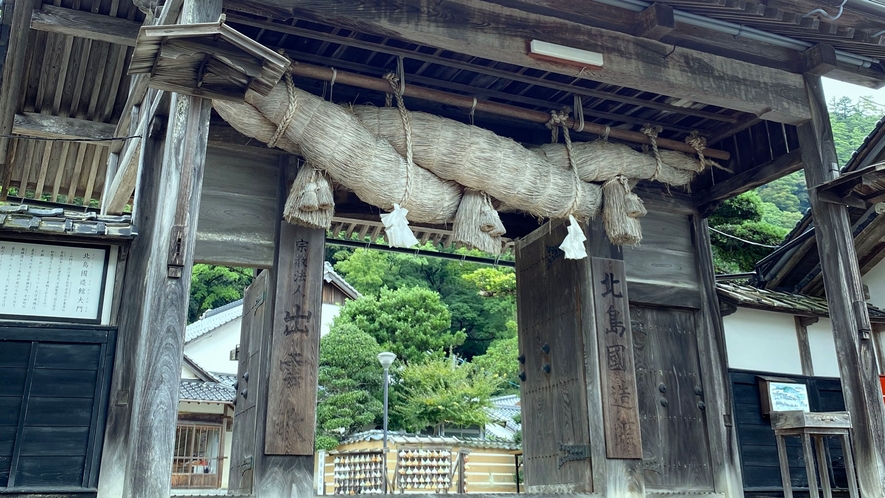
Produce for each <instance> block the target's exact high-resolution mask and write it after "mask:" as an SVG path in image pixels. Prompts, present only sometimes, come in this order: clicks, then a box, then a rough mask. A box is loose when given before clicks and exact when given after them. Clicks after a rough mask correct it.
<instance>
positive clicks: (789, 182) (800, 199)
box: [756, 153, 850, 228]
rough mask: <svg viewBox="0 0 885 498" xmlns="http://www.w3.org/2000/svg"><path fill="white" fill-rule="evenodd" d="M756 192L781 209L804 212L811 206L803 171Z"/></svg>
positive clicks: (760, 188)
mask: <svg viewBox="0 0 885 498" xmlns="http://www.w3.org/2000/svg"><path fill="white" fill-rule="evenodd" d="M849 154H850V153H849ZM756 193H758V194H759V198H760V199H761V200H762V201H763V202H769V203H771V204H774V205H775V206H776V207H777V208H778V209H779V210H781V211H787V212H793V213H804V212H805V211H806V210H807V209H808V208H809V207H811V205H810V204H809V203H808V189H807V188H806V187H805V174H804V173H803V172H802V171H796V172H795V173H790V174H789V175H787V176H784V177H782V178H778V179H777V180H775V181H773V182H771V183H768V184H766V185H762V186H761V187H759V188H757V189H756ZM784 228H792V227H784Z"/></svg>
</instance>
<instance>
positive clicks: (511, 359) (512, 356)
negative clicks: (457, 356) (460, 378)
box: [473, 321, 519, 394]
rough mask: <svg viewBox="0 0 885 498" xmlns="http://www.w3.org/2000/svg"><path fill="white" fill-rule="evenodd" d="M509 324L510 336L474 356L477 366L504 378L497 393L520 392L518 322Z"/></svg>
mask: <svg viewBox="0 0 885 498" xmlns="http://www.w3.org/2000/svg"><path fill="white" fill-rule="evenodd" d="M508 325H510V327H508V329H510V330H512V332H511V333H512V335H511V336H510V337H508V338H506V339H498V340H496V341H495V342H493V343H492V345H491V346H489V349H488V350H487V351H486V352H485V354H483V355H480V356H476V357H474V358H473V363H474V364H475V365H476V366H478V367H479V368H482V369H483V370H485V371H487V372H491V373H492V374H493V375H497V376H498V377H500V378H501V379H502V382H501V384H500V386H499V388H498V390H497V391H496V392H495V394H513V393H518V392H519V377H518V376H519V361H518V360H517V357H518V356H519V338H518V337H517V334H516V322H513V321H511V322H508Z"/></svg>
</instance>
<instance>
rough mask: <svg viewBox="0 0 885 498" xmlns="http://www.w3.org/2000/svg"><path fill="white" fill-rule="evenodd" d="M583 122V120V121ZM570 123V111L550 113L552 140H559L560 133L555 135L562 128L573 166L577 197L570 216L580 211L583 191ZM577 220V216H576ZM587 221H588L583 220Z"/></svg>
mask: <svg viewBox="0 0 885 498" xmlns="http://www.w3.org/2000/svg"><path fill="white" fill-rule="evenodd" d="M582 121H583V120H582ZM566 122H568V111H550V121H548V122H547V126H548V127H549V128H550V135H551V138H553V139H554V141H555V139H558V138H559V137H558V136H557V135H558V133H555V131H556V130H558V129H559V128H562V138H563V139H565V150H566V154H567V155H568V160H569V165H570V166H571V170H572V173H574V176H575V195H574V197H572V205H571V207H570V208H569V214H571V215H574V214H575V213H576V212H577V211H578V207H579V202H578V199H579V195H580V191H581V183H582V181H581V176H580V175H579V174H578V165H577V164H576V163H575V153H574V150H572V137H571V136H569V131H568V126H566V125H565V123H566ZM583 127H584V125H583V123H582V124H581V128H583ZM576 218H577V216H576ZM581 221H586V220H581Z"/></svg>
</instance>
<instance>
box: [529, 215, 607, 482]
mask: <svg viewBox="0 0 885 498" xmlns="http://www.w3.org/2000/svg"><path fill="white" fill-rule="evenodd" d="M564 235H565V227H564V226H560V227H557V228H554V229H553V230H552V233H548V234H546V235H544V236H542V237H540V238H539V239H538V240H536V241H534V242H532V243H531V244H528V245H526V246H524V247H521V248H520V249H518V251H517V257H516V274H517V303H518V305H517V313H518V314H519V320H518V322H519V348H520V353H521V354H522V355H523V356H524V357H525V363H524V364H523V370H524V371H525V375H526V379H525V382H523V384H522V386H521V388H522V389H521V393H522V414H523V415H522V416H523V418H522V424H523V448H524V451H525V459H524V468H525V481H526V484H527V485H528V486H563V488H561V489H569V490H574V491H576V492H589V491H592V474H591V466H590V460H589V458H587V459H581V458H579V459H575V460H571V461H567V462H563V461H561V460H560V456H561V454H562V450H561V448H560V445H570V446H572V445H589V443H590V435H589V419H588V415H587V394H586V380H585V373H584V357H583V354H584V345H583V334H582V328H581V327H582V316H581V313H582V305H581V296H580V292H581V290H580V289H581V286H580V284H579V282H580V279H581V278H582V277H583V275H582V273H581V272H586V271H589V269H588V267H587V265H586V262H577V261H573V260H566V259H564V258H563V257H562V251H561V250H559V248H558V246H559V244H560V243H561V241H562V238H563V237H564ZM588 456H589V455H588Z"/></svg>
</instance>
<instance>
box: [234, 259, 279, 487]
mask: <svg viewBox="0 0 885 498" xmlns="http://www.w3.org/2000/svg"><path fill="white" fill-rule="evenodd" d="M267 276H268V272H266V271H265V272H261V273H259V274H258V276H257V277H255V279H254V280H253V281H252V284H251V285H250V286H249V287H248V288H247V289H246V292H245V294H244V295H243V320H242V322H241V325H240V353H239V354H240V357H239V361H238V363H237V383H236V390H237V397H236V402H235V403H234V404H235V409H234V422H233V434H232V435H231V453H230V469H231V472H230V477H229V481H228V489H231V490H236V491H240V492H244V493H251V492H252V477H253V472H254V466H255V453H256V451H260V450H261V448H260V447H259V446H258V445H257V444H258V442H257V441H258V434H257V433H256V431H255V428H256V423H257V419H256V412H257V409H256V403H257V400H258V385H259V383H261V382H262V380H263V379H262V377H261V375H260V372H261V363H260V361H261V344H262V336H263V335H264V332H265V329H264V325H265V323H266V320H265V311H266V310H267V309H268V308H269V307H270V306H269V305H268V304H267V293H268V292H267V282H268V280H267Z"/></svg>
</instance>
